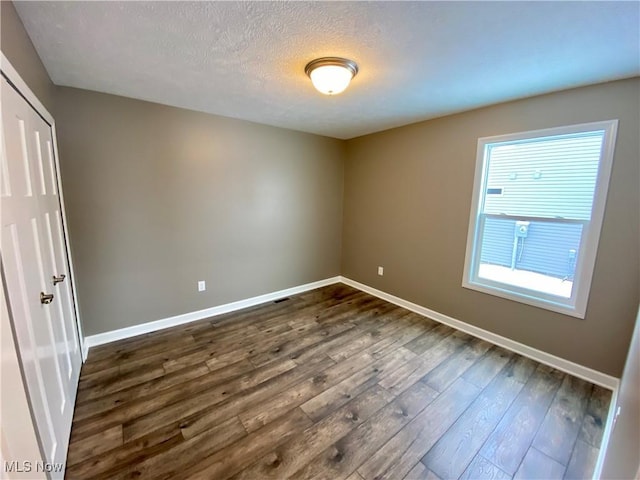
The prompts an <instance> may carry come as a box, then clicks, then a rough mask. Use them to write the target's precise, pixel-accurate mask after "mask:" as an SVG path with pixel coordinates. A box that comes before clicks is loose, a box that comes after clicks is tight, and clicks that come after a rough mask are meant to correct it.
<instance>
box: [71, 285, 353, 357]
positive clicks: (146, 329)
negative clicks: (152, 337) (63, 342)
mask: <svg viewBox="0 0 640 480" xmlns="http://www.w3.org/2000/svg"><path fill="white" fill-rule="evenodd" d="M340 279H341V277H339V276H338V277H332V278H327V279H325V280H319V281H317V282H312V283H306V284H304V285H298V286H297V287H291V288H286V289H284V290H279V291H277V292H272V293H266V294H264V295H258V296H257V297H251V298H246V299H244V300H238V301H237V302H231V303H226V304H224V305H218V306H217V307H211V308H206V309H204V310H198V311H196V312H190V313H183V314H182V315H176V316H175V317H169V318H163V319H161V320H155V321H153V322H147V323H142V324H140V325H134V326H131V327H126V328H120V329H118V330H111V331H110V332H104V333H98V334H97V335H90V336H88V337H85V339H84V346H85V347H86V352H87V353H88V352H89V349H90V348H91V347H96V346H98V345H104V344H105V343H111V342H115V341H117V340H123V339H125V338H130V337H135V336H137V335H142V334H144V333H151V332H155V331H157V330H163V329H165V328H169V327H175V326H177V325H183V324H185V323H191V322H195V321H198V320H204V319H206V318H210V317H215V316H216V315H221V314H223V313H229V312H234V311H236V310H242V309H243V308H247V307H253V306H254V305H259V304H261V303H266V302H271V301H273V300H278V299H279V298H283V297H288V296H289V295H295V294H297V293H302V292H306V291H308V290H313V289H316V288H320V287H326V286H327V285H332V284H334V283H340ZM83 354H84V352H83ZM85 358H86V354H85Z"/></svg>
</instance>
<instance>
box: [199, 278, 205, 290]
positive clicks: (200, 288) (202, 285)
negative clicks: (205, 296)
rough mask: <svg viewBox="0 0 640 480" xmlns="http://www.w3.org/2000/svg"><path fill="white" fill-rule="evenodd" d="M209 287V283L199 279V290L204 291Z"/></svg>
mask: <svg viewBox="0 0 640 480" xmlns="http://www.w3.org/2000/svg"><path fill="white" fill-rule="evenodd" d="M206 289H207V283H206V282H205V281H204V280H198V291H199V292H204V291H205V290H206Z"/></svg>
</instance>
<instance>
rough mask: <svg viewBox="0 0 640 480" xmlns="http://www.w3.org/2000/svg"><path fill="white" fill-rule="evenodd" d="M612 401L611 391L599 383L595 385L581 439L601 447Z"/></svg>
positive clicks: (583, 423) (581, 430)
mask: <svg viewBox="0 0 640 480" xmlns="http://www.w3.org/2000/svg"><path fill="white" fill-rule="evenodd" d="M610 403H611V391H610V390H607V389H605V388H602V387H600V386H598V385H593V387H592V390H591V396H590V397H589V403H588V405H587V411H586V413H585V417H584V421H583V422H582V427H581V429H580V434H579V438H580V440H582V441H584V442H587V443H588V444H589V445H591V446H593V447H596V448H599V447H600V443H602V435H603V434H604V426H605V423H606V421H607V413H608V410H609V404H610Z"/></svg>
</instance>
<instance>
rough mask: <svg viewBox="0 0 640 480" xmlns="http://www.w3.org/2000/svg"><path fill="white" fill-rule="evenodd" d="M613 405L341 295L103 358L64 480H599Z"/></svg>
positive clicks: (199, 325) (192, 328)
mask: <svg viewBox="0 0 640 480" xmlns="http://www.w3.org/2000/svg"><path fill="white" fill-rule="evenodd" d="M432 387H433V388H432ZM437 390H439V391H441V392H442V393H438V391H437ZM610 401H611V392H609V391H607V390H604V389H601V388H600V387H594V386H592V385H590V384H587V383H585V382H582V381H579V380H577V379H575V378H571V377H569V376H565V375H563V374H560V373H559V372H555V371H554V370H552V369H550V368H549V367H544V366H541V365H540V364H538V363H537V362H535V361H533V360H531V359H528V358H525V357H522V356H520V355H517V354H513V353H510V352H507V351H506V350H504V349H502V348H500V347H496V346H490V345H489V344H487V343H486V342H484V341H482V340H479V339H475V338H473V337H471V336H469V335H468V334H466V333H463V332H460V331H456V330H454V329H452V328H451V327H449V326H447V325H443V324H439V323H436V322H434V321H433V320H430V319H426V318H424V317H422V316H420V315H418V314H416V313H414V312H409V311H407V310H405V309H403V308H401V307H398V306H397V305H394V304H391V303H389V302H386V301H384V300H382V299H380V298H376V297H373V296H371V295H368V294H366V293H364V292H361V291H359V290H356V289H354V288H352V287H349V286H346V285H344V284H333V285H330V286H327V287H322V288H319V289H316V290H313V291H308V292H304V293H301V294H298V295H292V296H290V297H287V298H284V299H279V300H278V301H274V302H267V303H264V304H261V305H256V306H253V307H250V308H247V309H244V310H241V311H237V312H230V313H226V314H223V315H219V316H216V317H213V318H210V319H205V320H201V321H198V322H194V323H191V324H188V325H181V326H177V327H172V328H169V329H165V330H162V331H159V332H153V333H148V334H144V335H141V336H139V337H135V338H129V339H125V340H121V341H118V342H114V343H112V344H108V345H103V346H100V347H95V348H92V349H91V352H90V354H89V358H88V360H87V363H86V364H85V365H84V366H83V368H82V370H81V374H80V382H79V385H78V396H77V402H76V408H75V411H74V419H73V424H72V431H71V439H70V445H69V453H68V459H67V469H66V478H69V479H83V480H84V479H88V478H91V479H99V480H100V479H104V480H107V479H108V480H125V479H132V478H149V479H174V478H181V479H182V478H186V477H189V476H191V477H193V478H207V479H210V478H216V479H218V478H220V479H225V478H233V479H234V480H239V479H250V480H254V479H255V480H258V479H262V478H265V479H266V478H278V479H279V478H320V479H323V480H324V479H327V480H328V479H331V480H333V479H344V478H348V479H349V480H365V479H366V480H371V479H373V478H376V479H383V478H393V479H396V478H397V479H402V478H405V479H409V480H413V479H415V480H422V479H425V478H427V479H429V480H440V479H442V480H444V479H446V478H458V477H460V478H510V477H511V476H512V475H514V474H515V475H517V476H518V477H522V478H532V477H534V478H535V477H536V476H538V477H539V475H540V474H541V473H544V475H547V476H553V477H557V476H558V474H559V467H558V465H562V468H565V465H563V464H562V463H561V462H559V461H558V459H560V460H563V461H564V462H565V463H567V465H566V471H565V472H564V476H565V477H566V478H574V477H589V476H590V475H591V473H592V472H593V469H594V467H595V459H596V458H597V454H598V449H599V447H600V443H601V441H602V434H603V430H604V423H605V420H606V415H607V411H608V407H609V403H610ZM581 411H582V412H583V414H581V413H580V412H581ZM565 417H569V418H570V419H571V421H568V420H567V418H565ZM576 436H577V440H576ZM572 442H573V443H574V444H575V445H573V446H572ZM532 445H535V446H532ZM572 447H573V448H572ZM568 452H570V456H568V455H569V453H568ZM552 457H553V458H552ZM423 462H424V463H423ZM358 469H359V470H360V471H358ZM536 472H537V473H536Z"/></svg>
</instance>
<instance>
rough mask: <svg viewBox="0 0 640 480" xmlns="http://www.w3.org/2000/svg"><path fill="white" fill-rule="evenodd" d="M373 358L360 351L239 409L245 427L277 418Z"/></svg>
mask: <svg viewBox="0 0 640 480" xmlns="http://www.w3.org/2000/svg"><path fill="white" fill-rule="evenodd" d="M374 362H375V359H374V358H373V357H372V356H371V355H369V354H367V353H361V354H359V355H356V356H353V357H351V358H349V359H347V360H345V361H343V362H340V363H336V364H334V365H332V366H330V367H329V368H327V369H325V370H323V371H320V372H319V373H317V374H315V375H313V376H312V377H309V378H306V379H304V380H303V381H302V382H300V383H297V384H295V385H292V386H291V387H290V388H287V389H285V390H283V391H282V392H280V393H279V394H277V395H274V396H272V397H271V398H268V399H265V401H264V402H261V403H260V404H258V405H256V406H255V407H253V408H250V409H247V410H245V411H243V412H242V413H240V420H241V421H242V424H243V425H244V427H245V428H246V429H247V431H249V432H252V431H254V430H257V429H258V428H260V427H262V426H263V425H266V424H267V423H269V422H270V421H272V420H273V419H275V418H278V417H279V416H280V415H282V414H283V413H285V412H287V411H289V410H290V409H292V408H295V407H298V406H300V405H302V404H303V403H305V402H307V401H308V400H311V399H312V398H314V397H316V396H318V395H320V394H321V393H323V392H324V391H325V390H327V389H328V388H330V387H332V386H334V385H336V384H337V383H339V382H341V381H342V380H344V379H346V378H348V377H350V376H351V375H354V374H355V373H357V372H359V371H361V370H363V369H364V368H366V367H368V366H369V365H371V364H373V363H374Z"/></svg>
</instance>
